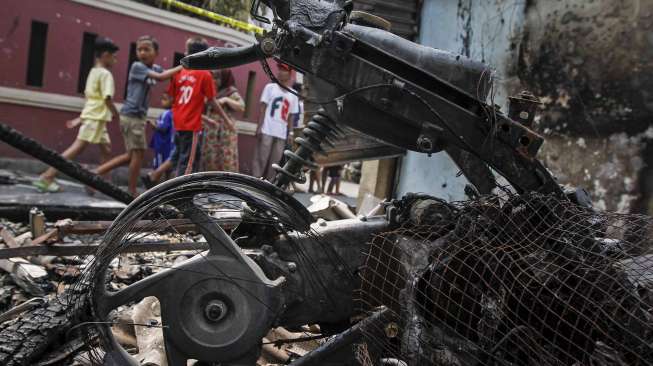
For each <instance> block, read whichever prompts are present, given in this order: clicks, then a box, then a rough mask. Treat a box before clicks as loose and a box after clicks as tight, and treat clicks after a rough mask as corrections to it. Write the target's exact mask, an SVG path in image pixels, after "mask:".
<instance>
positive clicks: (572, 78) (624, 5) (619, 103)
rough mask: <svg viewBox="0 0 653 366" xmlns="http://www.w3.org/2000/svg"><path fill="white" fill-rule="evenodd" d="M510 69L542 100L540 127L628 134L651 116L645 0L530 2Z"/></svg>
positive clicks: (651, 4) (652, 10) (650, 6)
mask: <svg viewBox="0 0 653 366" xmlns="http://www.w3.org/2000/svg"><path fill="white" fill-rule="evenodd" d="M527 4H528V5H527V6H526V10H525V11H526V14H525V17H526V21H525V27H524V30H523V32H521V33H520V34H518V35H517V36H516V39H515V43H514V45H515V56H516V57H515V59H516V60H518V61H517V62H516V64H515V65H513V66H514V69H513V73H514V74H516V75H517V76H518V77H519V78H520V80H521V82H522V84H523V85H524V86H525V87H526V88H528V89H530V90H531V91H533V92H534V93H535V94H536V95H539V96H541V97H542V101H543V102H544V103H545V104H544V106H543V107H544V108H543V111H544V112H543V115H542V120H541V121H540V127H541V128H542V129H545V128H549V129H551V130H552V131H557V132H562V133H565V134H577V135H594V136H597V135H607V134H611V133H615V132H626V133H629V134H632V133H638V132H641V131H643V130H645V129H646V128H647V127H648V126H649V125H650V123H651V121H652V120H653V93H652V92H651V90H653V74H652V73H651V68H652V66H653V64H652V63H651V60H653V47H652V46H653V37H651V27H652V26H653V1H652V0H623V1H613V0H594V1H590V0H561V1H547V0H533V1H529V2H527Z"/></svg>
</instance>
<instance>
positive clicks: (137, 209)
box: [16, 0, 653, 365]
mask: <svg viewBox="0 0 653 366" xmlns="http://www.w3.org/2000/svg"><path fill="white" fill-rule="evenodd" d="M263 3H264V5H266V6H269V7H270V8H271V9H272V10H273V13H274V15H275V18H274V19H272V20H267V19H261V20H263V21H271V22H272V23H273V29H272V30H271V31H270V32H268V33H266V34H265V35H264V36H262V37H261V38H260V39H259V42H258V43H257V44H255V45H253V46H251V47H246V48H211V49H209V50H207V51H205V52H202V53H200V54H195V55H191V56H188V57H186V58H185V59H184V60H183V61H182V63H183V64H184V65H185V67H187V68H195V69H216V68H224V67H232V66H236V65H240V64H243V63H248V62H262V63H263V65H264V68H265V69H266V70H268V72H269V68H268V67H267V66H266V65H267V61H266V59H268V58H274V59H277V60H279V61H281V62H284V63H287V64H289V65H291V66H292V67H294V68H296V69H298V70H300V71H301V72H303V73H305V74H306V75H310V76H311V77H314V78H315V79H316V80H319V81H316V82H319V83H320V87H319V93H318V94H319V95H313V96H311V97H310V99H311V100H312V101H313V102H315V103H317V104H320V105H321V106H322V107H321V109H320V110H319V112H318V113H316V114H315V115H314V116H313V117H312V118H311V120H310V121H309V122H308V124H307V125H306V128H305V129H304V131H303V136H302V137H298V138H297V139H296V143H297V145H298V146H299V147H298V149H297V150H295V151H286V152H285V156H286V158H287V162H286V163H285V165H284V166H283V167H280V166H276V167H275V169H276V170H277V176H276V179H275V182H273V183H268V182H266V181H263V180H259V179H254V178H251V177H247V176H243V175H238V174H229V173H199V174H193V175H189V176H183V177H179V178H176V179H173V180H171V181H168V182H166V183H164V184H161V185H159V186H157V187H155V188H153V189H151V190H150V191H148V192H146V193H145V194H143V195H142V196H140V197H139V198H137V199H136V200H135V201H134V202H133V203H131V204H130V205H129V206H128V207H127V208H126V209H125V210H124V211H123V212H122V214H121V215H120V216H119V217H118V218H117V219H116V220H115V221H114V223H113V225H112V226H111V228H110V229H109V230H108V232H107V234H106V235H105V237H104V239H103V244H102V246H101V248H100V249H99V251H98V253H96V255H95V259H94V260H93V261H92V262H90V263H89V264H88V266H87V267H86V268H85V271H84V276H83V278H82V280H80V281H79V282H78V283H76V285H75V287H74V288H73V289H71V290H70V291H69V298H68V304H69V306H70V309H69V311H70V312H71V313H75V314H76V316H78V315H79V314H84V315H85V316H86V317H87V318H88V316H89V315H90V317H91V318H92V321H91V322H90V323H88V324H90V326H88V324H87V326H85V327H83V328H84V329H85V330H86V332H87V333H88V335H89V337H92V338H93V339H98V340H99V343H100V344H101V346H102V349H103V352H101V353H98V354H97V355H96V358H97V359H96V361H97V362H98V363H100V364H106V365H137V364H138V361H137V360H136V359H134V358H133V357H132V356H130V355H129V354H128V353H127V352H126V351H125V350H124V349H123V348H122V347H121V346H120V345H119V343H118V342H117V340H116V339H115V337H114V335H113V334H112V331H111V329H110V324H111V322H110V319H111V312H112V311H113V310H114V309H116V308H117V307H119V306H121V305H124V304H128V303H132V302H134V301H138V300H140V299H142V298H144V297H147V296H155V297H157V299H158V300H159V301H160V303H161V317H162V327H163V335H164V343H165V348H166V355H167V358H168V364H169V365H185V364H186V362H187V360H190V359H194V360H200V361H203V362H206V363H214V364H220V365H254V364H255V362H256V360H257V358H258V356H259V353H260V350H261V339H262V338H263V337H264V336H265V335H266V334H267V332H268V331H269V329H270V328H272V327H275V326H285V327H289V328H294V327H300V326H302V325H305V324H319V325H320V328H321V331H322V333H324V334H327V335H333V337H332V338H330V339H329V340H327V341H326V342H325V343H323V344H322V345H321V346H320V347H319V348H317V349H315V350H313V351H311V352H310V353H308V354H306V355H305V356H303V357H301V358H298V359H296V360H293V361H292V363H291V364H293V365H347V364H351V365H355V364H363V365H388V364H392V365H433V364H435V365H590V364H591V365H644V364H651V363H652V362H653V343H652V342H653V324H651V322H652V321H653V320H652V318H651V316H650V314H649V310H650V309H651V308H652V307H653V294H651V293H650V287H651V285H653V284H652V283H651V281H650V273H652V272H651V270H653V263H651V262H649V260H648V256H647V255H648V254H649V251H650V244H651V243H650V242H649V238H650V235H651V233H653V231H651V228H652V227H651V224H652V222H651V220H650V219H649V218H646V217H638V216H632V215H617V214H607V213H598V212H595V211H594V210H593V209H592V208H591V203H590V202H589V200H588V199H587V197H586V196H585V195H584V194H583V191H582V190H576V191H568V190H567V191H565V190H563V189H562V188H561V187H560V186H559V184H558V183H557V182H556V180H555V178H554V177H553V176H552V175H551V173H550V172H549V171H548V170H547V169H546V168H545V167H544V166H543V165H542V164H541V163H540V162H539V161H538V160H537V159H536V154H537V152H538V149H539V147H540V146H541V144H542V143H543V139H542V137H541V136H539V135H537V134H536V133H534V132H533V131H532V130H530V128H529V127H530V125H531V123H532V122H533V118H534V113H535V109H536V106H537V101H536V100H535V99H536V98H534V97H532V96H531V95H529V94H528V93H523V94H522V95H520V96H519V97H516V98H512V99H511V102H510V108H509V109H510V110H509V112H508V115H504V114H503V113H501V112H500V110H499V108H498V107H497V106H494V105H488V104H487V103H486V102H485V99H486V98H487V96H488V93H489V90H490V87H491V82H492V78H491V72H490V70H488V69H487V68H486V67H485V66H484V65H483V64H480V63H477V62H474V61H471V60H468V59H465V58H463V57H460V56H456V55H452V54H450V53H447V52H443V51H439V50H435V49H432V48H428V47H424V46H420V45H417V44H415V43H412V42H410V41H407V40H404V39H401V38H399V37H397V36H395V35H393V34H391V33H389V32H388V31H387V30H384V29H381V28H383V27H384V25H385V23H384V22H383V21H382V20H380V19H377V18H375V17H373V16H370V15H367V14H362V13H356V12H352V4H351V1H344V0H332V1H319V0H294V1H288V0H268V1H263ZM258 7H259V1H254V4H253V12H252V15H253V16H255V17H258V16H257V15H256V14H257V9H258ZM270 74H271V73H270ZM271 76H272V77H273V75H271ZM348 129H354V130H357V131H359V132H360V133H363V134H365V135H369V136H372V137H374V138H376V139H379V140H382V141H384V142H385V143H388V144H391V145H394V146H396V147H400V148H403V149H406V150H412V151H418V152H422V153H426V154H432V153H436V152H440V151H445V152H447V153H448V154H449V155H450V156H451V157H452V159H453V160H454V161H455V162H456V163H457V165H458V166H459V168H460V170H461V171H462V173H463V174H464V175H465V176H466V177H467V179H468V180H469V182H470V186H469V189H468V191H469V193H470V196H472V197H474V198H473V199H471V200H470V201H467V202H459V203H448V202H444V201H442V200H440V199H437V198H434V197H429V196H425V195H408V196H406V197H403V198H401V199H397V200H394V201H391V202H388V203H386V204H385V206H384V208H385V215H383V216H371V217H361V218H359V219H352V220H343V221H333V222H314V220H313V219H312V218H311V216H310V214H309V213H308V211H307V210H306V209H305V208H304V207H303V206H302V205H301V204H300V203H298V202H297V201H296V200H295V199H294V198H293V197H292V196H291V195H289V194H288V193H287V192H286V191H285V190H284V188H285V187H287V186H288V185H289V184H290V183H291V182H293V181H302V180H303V179H304V177H303V170H304V169H305V168H306V167H310V166H311V165H312V164H314V163H312V157H313V154H321V153H324V147H325V146H328V145H329V144H330V143H332V142H333V141H335V140H337V139H338V138H339V137H340V136H341V135H342V134H343V133H346V131H347V130H348ZM495 174H496V175H499V176H501V177H502V178H503V179H504V180H505V181H506V182H507V183H508V186H501V185H500V183H498V182H497V181H498V180H497V179H495ZM497 192H502V193H501V194H497ZM180 218H184V219H185V220H186V221H183V222H182V221H180V220H179V219H180ZM144 219H147V220H148V221H147V222H148V223H147V224H142V223H143V222H145V221H143V220H144ZM188 220H190V223H189V222H188ZM180 222H182V223H180ZM189 224H190V226H191V227H192V228H193V230H190V233H189V231H188V230H183V228H182V227H181V226H183V225H185V226H188V225H189ZM156 235H177V236H179V238H180V240H182V238H183V239H184V240H189V239H190V240H205V241H206V242H207V244H208V246H209V250H208V251H207V252H202V253H198V254H197V255H196V256H195V257H193V258H192V259H190V260H188V261H186V262H182V263H179V264H177V265H176V266H174V267H173V268H169V269H165V270H162V271H159V272H157V273H155V274H153V275H151V276H149V277H146V278H145V279H143V280H141V281H139V282H136V283H134V284H132V285H130V286H128V287H126V288H123V289H119V290H117V291H115V290H113V289H109V288H107V285H106V283H107V278H106V277H107V275H106V273H107V269H108V268H109V266H110V265H111V263H112V261H113V260H114V259H115V258H116V257H117V256H118V255H119V253H120V252H121V250H122V249H124V248H125V247H126V246H128V245H130V244H132V243H136V242H138V241H139V240H141V239H142V238H143V237H145V236H156ZM193 235H194V236H193ZM87 320H88V319H87ZM16 364H19V363H16Z"/></svg>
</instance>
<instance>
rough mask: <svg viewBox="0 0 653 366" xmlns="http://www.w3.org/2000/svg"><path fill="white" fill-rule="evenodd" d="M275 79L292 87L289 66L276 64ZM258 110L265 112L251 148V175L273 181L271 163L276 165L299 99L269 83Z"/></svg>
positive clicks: (297, 109)
mask: <svg viewBox="0 0 653 366" xmlns="http://www.w3.org/2000/svg"><path fill="white" fill-rule="evenodd" d="M278 66H279V72H278V74H277V79H279V82H281V83H282V84H283V85H284V86H286V87H288V88H290V87H291V86H292V83H293V82H292V70H291V69H290V67H289V66H288V65H284V64H279V65H278ZM261 110H262V111H264V112H265V113H263V114H262V115H261V118H260V120H259V124H258V127H257V128H256V138H257V144H256V147H255V149H254V161H253V162H252V175H253V176H255V177H264V178H265V179H267V180H268V181H270V182H272V180H273V179H274V175H275V172H274V170H273V169H272V164H278V163H279V162H280V161H281V157H282V156H283V150H284V148H285V146H286V140H287V139H288V131H291V130H292V122H293V121H294V117H293V116H294V115H295V114H298V113H299V99H298V98H297V96H296V95H294V94H292V93H290V92H288V91H286V90H284V89H283V88H281V87H280V86H279V85H277V84H276V83H270V84H268V85H266V86H265V88H264V89H263V94H262V95H261Z"/></svg>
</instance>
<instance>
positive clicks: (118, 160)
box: [95, 153, 129, 175]
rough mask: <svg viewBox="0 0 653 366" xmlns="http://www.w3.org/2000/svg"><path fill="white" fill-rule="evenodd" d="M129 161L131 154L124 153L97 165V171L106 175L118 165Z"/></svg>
mask: <svg viewBox="0 0 653 366" xmlns="http://www.w3.org/2000/svg"><path fill="white" fill-rule="evenodd" d="M127 163H129V154H128V153H124V154H121V155H118V156H116V157H114V158H113V159H111V160H109V161H107V162H106V163H104V164H102V165H100V166H99V167H97V168H96V169H95V173H96V174H99V175H105V174H107V173H108V172H110V171H112V170H114V169H116V168H117V167H119V166H122V165H125V164H127Z"/></svg>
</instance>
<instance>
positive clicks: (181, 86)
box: [168, 37, 221, 176]
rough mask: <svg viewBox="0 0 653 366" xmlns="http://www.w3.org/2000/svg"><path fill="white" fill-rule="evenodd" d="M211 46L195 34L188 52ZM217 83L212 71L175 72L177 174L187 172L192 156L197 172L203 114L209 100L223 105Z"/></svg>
mask: <svg viewBox="0 0 653 366" xmlns="http://www.w3.org/2000/svg"><path fill="white" fill-rule="evenodd" d="M208 47H209V44H208V42H207V41H206V40H205V39H204V38H200V37H193V38H190V39H188V41H186V54H187V55H192V54H193V53H197V52H201V51H204V50H206V49H207V48H208ZM215 94H216V92H215V84H214V82H213V76H212V75H211V72H209V71H206V70H186V69H183V70H182V71H180V72H179V73H177V74H175V76H174V77H173V78H172V80H171V82H170V87H169V88H168V95H170V96H171V97H172V99H173V101H174V102H173V104H172V115H173V116H174V117H173V122H174V125H175V131H176V132H175V150H174V152H173V153H172V156H171V157H170V160H171V162H172V164H173V167H174V169H175V172H176V175H177V176H180V175H183V174H185V172H186V168H187V166H188V163H189V160H190V158H191V155H194V159H193V165H192V171H197V167H198V166H199V160H200V151H201V150H202V149H201V147H200V146H199V145H200V140H201V138H200V136H199V134H200V132H201V130H202V113H204V106H205V104H206V103H209V104H210V105H211V106H212V107H213V108H215V109H216V110H220V109H221V107H220V105H218V103H217V102H216V101H215Z"/></svg>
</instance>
